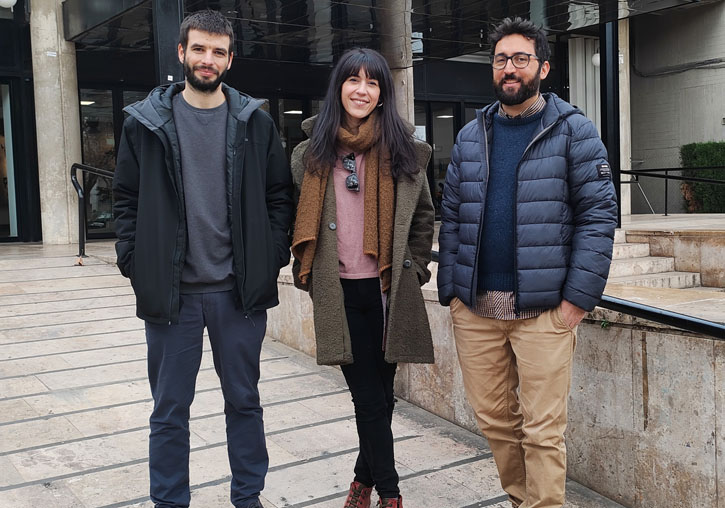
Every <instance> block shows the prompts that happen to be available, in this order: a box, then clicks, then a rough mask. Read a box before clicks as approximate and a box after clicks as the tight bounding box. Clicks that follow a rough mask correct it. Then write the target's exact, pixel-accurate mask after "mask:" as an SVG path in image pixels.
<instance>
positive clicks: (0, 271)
mask: <svg viewBox="0 0 725 508" xmlns="http://www.w3.org/2000/svg"><path fill="white" fill-rule="evenodd" d="M30 259H38V258H30ZM40 259H48V258H40ZM56 259H62V258H56ZM3 261H10V260H8V259H7V258H6V259H3ZM95 261H96V262H95V263H91V264H88V265H87V264H83V266H103V265H108V263H104V262H103V261H101V260H98V259H96V260H95ZM75 266H76V265H75V264H73V265H72V267H75ZM59 268H71V266H69V265H59V266H35V267H30V268H0V273H2V272H16V273H17V272H27V271H30V270H57V269H59Z"/></svg>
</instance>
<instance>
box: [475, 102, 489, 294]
mask: <svg viewBox="0 0 725 508" xmlns="http://www.w3.org/2000/svg"><path fill="white" fill-rule="evenodd" d="M481 132H482V134H483V150H482V151H481V152H482V155H483V158H485V161H486V174H485V175H484V178H485V180H484V182H483V183H484V184H485V185H484V188H483V200H482V201H481V216H480V217H479V218H478V236H477V239H476V256H475V258H474V261H473V281H472V283H471V305H475V304H476V290H477V288H478V256H479V255H480V254H481V228H483V212H484V210H485V208H486V193H487V192H488V175H489V173H490V167H489V160H488V133H487V132H486V116H485V113H484V111H483V110H481Z"/></svg>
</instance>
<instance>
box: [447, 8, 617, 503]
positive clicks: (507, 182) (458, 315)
mask: <svg viewBox="0 0 725 508" xmlns="http://www.w3.org/2000/svg"><path fill="white" fill-rule="evenodd" d="M489 38H490V42H491V48H492V50H493V51H492V53H493V58H492V66H493V87H494V91H495V93H496V97H497V98H498V101H497V102H495V103H494V104H492V105H490V106H488V107H486V108H484V109H483V110H480V111H477V118H476V120H474V121H472V122H471V123H469V124H468V125H466V126H465V127H464V128H463V129H462V130H461V132H460V133H459V134H458V137H457V140H456V144H455V145H454V147H453V152H452V154H451V164H450V165H449V167H448V172H447V174H446V184H445V187H444V191H443V200H442V207H441V228H440V235H439V239H438V241H439V244H440V263H439V267H438V295H439V299H440V302H441V304H443V305H450V307H451V317H452V320H453V327H454V333H455V340H456V348H457V350H458V357H459V361H460V364H461V370H462V372H463V382H464V386H465V390H466V394H467V397H468V400H469V401H470V403H471V405H472V407H473V409H474V411H475V414H476V418H477V421H478V424H479V426H480V428H481V430H482V431H483V433H484V434H485V435H486V437H487V439H488V442H489V445H490V447H491V451H492V452H493V456H494V459H495V461H496V465H497V467H498V472H499V477H500V481H501V485H502V487H503V489H504V490H505V491H506V492H507V493H508V495H509V499H510V500H511V503H512V504H513V506H514V507H519V508H553V507H560V506H562V505H563V503H564V495H565V482H566V449H565V445H564V430H565V428H566V408H567V396H568V392H569V386H570V383H571V369H572V356H573V353H574V345H575V342H576V329H577V325H578V324H579V322H580V321H581V320H582V318H583V317H584V315H585V314H586V313H587V312H588V311H591V310H592V309H593V308H594V307H595V306H596V305H597V303H598V302H599V300H600V298H601V295H602V292H603V291H604V286H605V284H606V280H607V275H608V272H609V264H610V261H611V255H612V244H613V238H614V229H615V227H616V224H617V204H616V201H615V191H614V186H613V184H612V181H611V171H610V168H609V165H608V164H607V151H606V149H605V147H604V145H603V144H602V142H601V140H600V139H599V136H598V134H597V131H596V128H595V127H594V125H593V124H592V123H591V122H590V121H589V120H588V119H587V118H586V117H585V116H584V114H583V113H582V112H581V111H580V110H578V109H576V108H575V107H573V106H571V105H570V104H568V103H567V102H565V101H563V100H561V99H560V98H558V97H557V96H556V95H554V94H541V93H539V85H540V82H541V80H542V79H545V78H546V76H547V74H548V73H549V56H550V51H549V44H548V41H547V37H546V33H545V32H544V31H543V30H542V29H540V28H538V27H537V26H536V25H534V24H533V23H531V22H530V21H527V20H522V19H520V18H516V19H514V20H511V19H506V20H504V21H503V22H502V23H501V24H500V25H498V26H497V27H495V28H494V29H493V31H492V32H491V34H490V36H489Z"/></svg>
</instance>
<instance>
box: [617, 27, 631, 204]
mask: <svg viewBox="0 0 725 508" xmlns="http://www.w3.org/2000/svg"><path fill="white" fill-rule="evenodd" d="M630 105H631V87H630V71H629V19H628V18H625V19H621V20H619V167H620V169H624V170H630V169H632V114H631V108H630ZM629 179H630V175H622V177H621V180H620V181H622V182H625V181H629ZM619 207H620V211H621V213H622V215H631V214H632V185H631V184H623V185H622V187H621V201H620V203H619Z"/></svg>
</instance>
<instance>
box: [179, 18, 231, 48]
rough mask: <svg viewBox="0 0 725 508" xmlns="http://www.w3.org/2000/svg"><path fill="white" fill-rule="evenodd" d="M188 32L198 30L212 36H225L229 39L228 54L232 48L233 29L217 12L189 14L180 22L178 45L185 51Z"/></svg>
mask: <svg viewBox="0 0 725 508" xmlns="http://www.w3.org/2000/svg"><path fill="white" fill-rule="evenodd" d="M189 30H199V31H200V32H207V33H210V34H214V35H226V36H228V37H229V52H230V53H231V52H232V51H233V48H234V29H233V28H232V24H231V23H229V20H228V19H227V18H225V17H224V14H222V13H221V12H219V11H213V10H211V9H205V10H203V11H197V12H194V13H192V14H189V15H188V16H187V17H186V18H184V21H182V22H181V28H180V29H179V44H181V47H182V48H184V51H186V45H187V44H188V43H189Z"/></svg>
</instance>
